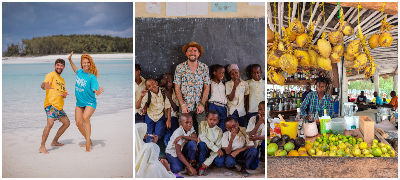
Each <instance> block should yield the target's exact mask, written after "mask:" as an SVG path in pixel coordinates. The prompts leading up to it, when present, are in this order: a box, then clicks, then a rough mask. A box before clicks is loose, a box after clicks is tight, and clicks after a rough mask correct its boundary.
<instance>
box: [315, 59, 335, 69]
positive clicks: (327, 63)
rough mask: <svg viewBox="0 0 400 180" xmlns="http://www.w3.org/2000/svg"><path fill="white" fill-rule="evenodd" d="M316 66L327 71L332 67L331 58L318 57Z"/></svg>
mask: <svg viewBox="0 0 400 180" xmlns="http://www.w3.org/2000/svg"><path fill="white" fill-rule="evenodd" d="M318 66H319V67H320V68H322V69H325V70H327V71H330V70H331V69H332V65H331V60H330V59H329V58H324V57H319V58H318Z"/></svg>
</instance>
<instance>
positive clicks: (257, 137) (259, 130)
mask: <svg viewBox="0 0 400 180" xmlns="http://www.w3.org/2000/svg"><path fill="white" fill-rule="evenodd" d="M246 132H247V133H248V135H249V139H250V141H253V142H254V147H255V148H257V157H258V151H259V150H261V157H260V159H261V160H264V154H265V101H261V102H260V104H258V115H257V116H253V117H252V118H251V119H250V120H249V125H248V126H247V130H246ZM256 160H258V158H256ZM252 165H254V166H253V168H257V166H258V162H255V163H252Z"/></svg>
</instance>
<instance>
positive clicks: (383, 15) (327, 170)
mask: <svg viewBox="0 0 400 180" xmlns="http://www.w3.org/2000/svg"><path fill="white" fill-rule="evenodd" d="M397 7H398V3H397V2H394V3H392V2H374V3H368V2H357V3H348V2H335V3H333V2H327V3H324V2H315V3H314V2H307V3H300V2H293V3H291V2H289V3H283V2H270V3H267V26H268V29H267V42H268V45H267V76H268V81H267V83H268V84H274V85H280V86H284V85H302V84H301V83H304V84H305V82H306V81H311V82H312V79H313V75H318V74H319V73H321V72H322V73H323V74H324V75H326V77H328V78H329V79H330V81H331V82H332V83H331V84H330V86H329V87H328V88H327V91H328V92H329V94H331V95H332V94H334V92H336V91H337V90H339V92H338V96H339V100H340V112H339V116H341V117H343V116H345V118H344V119H346V113H348V111H346V108H347V109H349V108H348V107H349V105H348V104H347V105H346V104H345V102H347V85H348V81H351V80H357V79H363V80H371V81H373V82H374V83H375V91H379V76H385V75H390V76H393V79H394V80H395V81H394V88H393V89H396V90H397V86H398V85H397V78H398V77H397V68H398V67H397V64H398V47H397V44H398V41H397V39H398V26H397V25H398V15H397V14H398V10H397ZM299 73H300V74H301V75H300V78H297V79H296V76H298V74H299ZM314 77H315V76H314ZM303 78H304V79H303ZM311 84H312V83H311ZM268 97H271V95H269V96H268V95H267V98H268ZM294 98H298V97H297V96H294ZM293 106H294V102H293ZM290 110H291V111H293V110H292V109H290ZM268 111H271V108H267V113H269V115H271V114H270V113H271V112H268ZM273 111H274V110H273ZM294 112H295V111H294ZM273 113H275V114H273ZM273 113H272V117H274V116H276V114H277V113H278V114H282V115H284V112H282V111H281V112H276V111H275V112H273ZM294 114H295V113H294ZM290 115H293V114H290ZM351 116H353V114H351ZM351 118H352V117H351ZM357 118H359V120H358V119H357V123H358V122H359V124H357V128H355V124H354V125H353V126H354V128H353V126H352V127H351V130H350V129H347V124H346V130H344V129H343V131H341V132H340V133H338V132H332V131H329V132H328V131H326V130H327V129H325V128H327V127H328V126H323V127H322V126H320V127H318V131H317V133H316V135H315V134H314V135H313V136H307V137H300V133H299V132H293V131H297V130H298V129H297V128H293V126H294V127H297V125H298V124H296V123H298V122H286V121H285V120H283V119H282V118H281V120H279V119H278V121H277V122H276V119H277V118H275V120H274V122H272V123H270V126H269V127H268V129H270V130H271V132H269V133H270V134H269V136H268V140H267V141H268V143H267V144H268V145H267V154H268V159H267V161H268V163H267V168H268V170H267V177H268V178H310V177H312V178H315V177H319V178H343V177H345V178H381V177H386V178H397V177H398V155H397V146H395V148H394V147H393V145H390V143H389V142H387V141H386V140H385V138H384V137H382V136H383V134H384V132H381V131H379V129H378V130H377V128H376V127H374V124H375V123H374V120H372V119H371V118H370V117H368V116H363V115H359V116H357ZM285 119H286V118H285ZM297 119H298V118H297V117H296V120H297ZM328 119H330V118H329V117H328ZM352 119H353V118H352ZM286 120H287V119H286ZM345 121H347V120H345ZM375 121H376V120H375ZM269 122H270V121H269ZM331 122H333V119H332V121H331ZM341 122H342V123H343V120H342V121H341ZM291 123H293V124H295V125H291ZM346 123H347V122H346ZM335 124H336V121H335ZM271 126H272V127H271ZM332 126H333V124H332ZM299 127H300V126H299ZM343 127H345V125H344V123H343ZM289 128H290V129H291V130H289ZM330 128H331V124H330V123H329V129H330ZM277 129H278V130H279V132H278V131H277ZM315 129H316V128H315ZM315 129H314V130H315ZM280 130H282V132H281V131H280ZM284 131H285V132H284ZM326 132H328V133H326ZM396 133H397V132H396ZM396 144H397V143H396Z"/></svg>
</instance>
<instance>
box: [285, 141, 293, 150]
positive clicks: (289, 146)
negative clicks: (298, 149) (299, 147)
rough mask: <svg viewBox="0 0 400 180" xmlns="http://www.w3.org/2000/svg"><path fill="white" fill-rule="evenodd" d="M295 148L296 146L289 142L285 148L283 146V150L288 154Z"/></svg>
mask: <svg viewBox="0 0 400 180" xmlns="http://www.w3.org/2000/svg"><path fill="white" fill-rule="evenodd" d="M294 148H295V146H294V144H293V143H291V142H288V143H286V144H285V146H283V149H284V150H285V151H286V152H290V151H292V150H294Z"/></svg>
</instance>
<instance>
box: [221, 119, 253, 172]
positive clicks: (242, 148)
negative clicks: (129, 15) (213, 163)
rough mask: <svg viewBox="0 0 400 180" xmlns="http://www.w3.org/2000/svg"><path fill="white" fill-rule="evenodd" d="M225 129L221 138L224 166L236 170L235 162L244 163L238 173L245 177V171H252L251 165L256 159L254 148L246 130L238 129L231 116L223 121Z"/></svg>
mask: <svg viewBox="0 0 400 180" xmlns="http://www.w3.org/2000/svg"><path fill="white" fill-rule="evenodd" d="M225 125H226V129H227V130H228V131H226V132H224V135H223V136H222V148H223V149H225V153H226V157H225V166H226V167H228V168H229V169H236V167H235V165H236V160H243V161H245V165H244V166H242V169H241V170H240V172H242V175H243V176H245V177H247V176H249V173H248V172H247V169H254V168H252V167H251V163H252V162H253V161H255V159H256V158H257V149H256V148H254V143H253V141H250V140H249V136H248V135H247V134H246V128H245V127H240V126H239V123H238V122H237V120H236V119H235V118H233V117H231V116H229V117H227V118H226V119H225Z"/></svg>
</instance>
